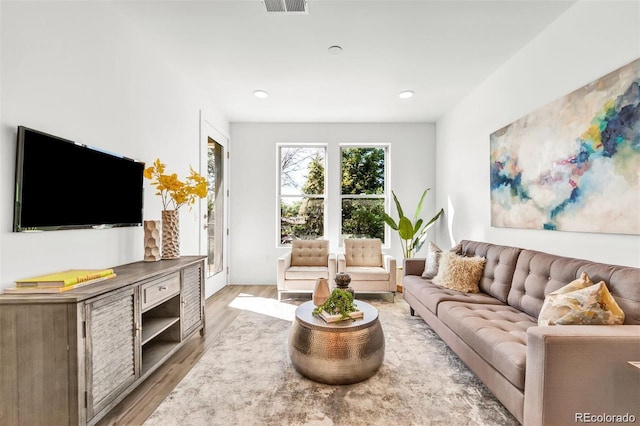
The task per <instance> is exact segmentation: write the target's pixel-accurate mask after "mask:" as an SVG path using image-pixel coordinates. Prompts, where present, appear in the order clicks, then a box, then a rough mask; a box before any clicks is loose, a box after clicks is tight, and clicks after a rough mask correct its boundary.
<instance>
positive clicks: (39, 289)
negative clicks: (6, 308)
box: [3, 273, 116, 294]
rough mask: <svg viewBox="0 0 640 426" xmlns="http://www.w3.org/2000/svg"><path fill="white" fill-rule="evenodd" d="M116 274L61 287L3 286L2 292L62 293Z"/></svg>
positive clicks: (113, 276) (107, 278)
mask: <svg viewBox="0 0 640 426" xmlns="http://www.w3.org/2000/svg"><path fill="white" fill-rule="evenodd" d="M115 277H116V274H115V273H114V274H111V275H106V276H104V277H98V278H94V279H92V280H88V281H82V282H80V283H77V284H71V285H67V286H63V287H56V286H26V287H12V288H5V289H4V290H3V293H5V294H28V293H62V292H64V291H69V290H73V289H74V288H80V287H84V286H86V285H89V284H94V283H97V282H100V281H104V280H109V279H111V278H115Z"/></svg>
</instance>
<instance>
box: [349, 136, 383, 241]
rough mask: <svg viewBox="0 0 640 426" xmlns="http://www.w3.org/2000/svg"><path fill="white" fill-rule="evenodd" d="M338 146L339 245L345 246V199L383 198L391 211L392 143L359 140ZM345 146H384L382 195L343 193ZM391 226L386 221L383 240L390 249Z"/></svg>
mask: <svg viewBox="0 0 640 426" xmlns="http://www.w3.org/2000/svg"><path fill="white" fill-rule="evenodd" d="M338 148H339V155H338V158H339V160H338V161H339V167H338V169H339V173H340V175H339V176H340V179H339V182H338V185H339V187H338V194H339V201H340V214H339V224H338V246H339V247H341V248H343V247H344V238H343V237H342V235H343V232H342V202H343V200H345V199H383V200H384V202H383V205H384V211H385V212H388V211H389V206H390V203H391V201H390V193H391V191H390V189H389V188H390V187H391V184H390V180H391V178H390V175H391V173H390V171H391V170H390V161H389V158H390V156H391V144H390V143H388V142H384V143H366V142H358V143H352V142H351V143H346V142H345V143H340V144H338ZM344 148H383V149H384V185H383V191H384V193H383V194H382V195H379V194H346V195H345V194H343V193H342V150H343V149H344ZM390 234H391V233H390V228H389V225H387V224H386V223H384V241H383V242H382V247H383V248H385V249H389V248H390V247H391V243H390Z"/></svg>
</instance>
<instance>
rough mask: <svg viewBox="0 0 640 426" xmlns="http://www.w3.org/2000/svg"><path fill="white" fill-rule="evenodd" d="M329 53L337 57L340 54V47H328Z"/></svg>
mask: <svg viewBox="0 0 640 426" xmlns="http://www.w3.org/2000/svg"><path fill="white" fill-rule="evenodd" d="M329 53H331V54H332V55H339V54H340V53H342V47H340V46H330V47H329Z"/></svg>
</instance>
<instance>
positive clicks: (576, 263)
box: [507, 250, 587, 318]
mask: <svg viewBox="0 0 640 426" xmlns="http://www.w3.org/2000/svg"><path fill="white" fill-rule="evenodd" d="M586 262H587V261H586V260H579V259H572V258H569V257H562V256H557V255H553V254H548V253H542V252H539V251H534V250H522V251H521V252H520V256H518V262H517V264H516V271H515V273H514V274H513V284H512V285H511V290H510V291H509V297H508V298H507V302H508V303H509V305H511V306H513V307H515V308H518V309H520V310H521V311H523V312H526V313H527V314H529V315H531V316H533V317H536V318H538V315H539V314H540V309H542V304H543V303H544V298H545V297H546V295H547V294H549V293H551V292H553V291H555V290H558V289H559V288H560V287H563V286H564V285H566V284H567V283H569V282H571V281H573V280H574V279H576V277H578V276H579V275H578V270H579V268H580V267H581V266H583V265H584V264H585V263H586Z"/></svg>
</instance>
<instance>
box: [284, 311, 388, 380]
mask: <svg viewBox="0 0 640 426" xmlns="http://www.w3.org/2000/svg"><path fill="white" fill-rule="evenodd" d="M354 303H355V305H356V306H357V307H358V309H360V310H361V311H363V312H364V317H363V318H361V319H357V320H355V321H353V320H346V321H340V322H335V323H326V322H325V321H324V320H323V319H322V318H319V317H314V316H313V314H312V312H313V310H314V309H315V306H314V304H313V302H305V303H303V304H302V305H300V306H299V307H298V308H297V309H296V318H295V320H294V322H293V325H292V326H291V332H290V333H289V356H290V357H291V362H292V364H293V366H294V367H295V369H296V370H298V372H299V373H300V374H302V375H303V376H306V377H308V378H309V379H311V380H314V381H316V382H320V383H327V384H330V385H347V384H351V383H357V382H361V381H363V380H365V379H368V378H369V377H371V376H373V375H374V374H375V373H376V372H377V371H378V369H379V368H380V366H381V365H382V361H383V360H384V333H383V331H382V325H381V324H380V321H379V320H378V310H377V309H376V308H374V307H373V306H371V305H370V304H368V303H365V302H363V301H361V300H356V301H354Z"/></svg>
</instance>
